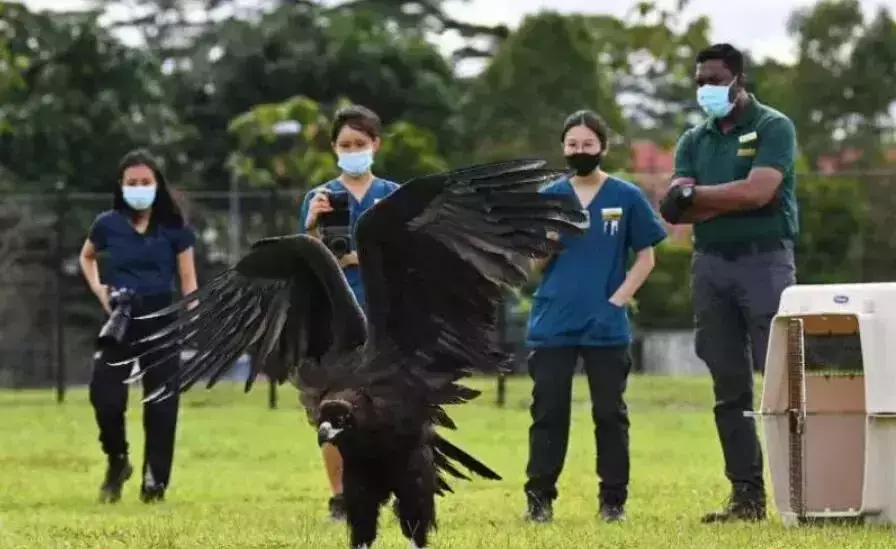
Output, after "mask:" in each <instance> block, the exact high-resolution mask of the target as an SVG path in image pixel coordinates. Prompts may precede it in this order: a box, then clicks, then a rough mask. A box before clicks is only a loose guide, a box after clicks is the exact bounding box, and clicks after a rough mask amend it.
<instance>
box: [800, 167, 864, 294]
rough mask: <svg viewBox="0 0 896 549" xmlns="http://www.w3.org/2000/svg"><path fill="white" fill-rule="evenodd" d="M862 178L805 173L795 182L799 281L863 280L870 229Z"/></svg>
mask: <svg viewBox="0 0 896 549" xmlns="http://www.w3.org/2000/svg"><path fill="white" fill-rule="evenodd" d="M865 191H866V189H865V185H864V182H862V181H858V180H856V179H854V178H850V177H840V176H825V175H816V174H812V175H810V174H802V175H800V176H799V180H798V181H797V199H798V200H799V206H800V236H799V238H798V240H797V246H796V263H797V280H798V281H799V283H800V284H820V283H844V282H858V281H861V280H862V263H861V256H862V254H863V253H864V252H865V250H863V245H862V244H863V240H864V236H865V235H866V233H867V232H868V231H869V229H870V228H869V224H868V213H869V206H870V204H869V201H868V198H867V196H866V192H865Z"/></svg>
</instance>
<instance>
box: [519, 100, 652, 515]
mask: <svg viewBox="0 0 896 549" xmlns="http://www.w3.org/2000/svg"><path fill="white" fill-rule="evenodd" d="M608 134H609V131H608V129H607V126H606V124H605V123H604V121H603V120H602V119H601V118H600V116H598V115H597V114H596V113H595V112H593V111H589V110H582V111H578V112H575V113H573V114H572V115H570V116H569V117H568V118H567V119H566V122H565V123H564V125H563V130H562V133H561V135H560V139H561V143H562V146H563V154H564V155H565V157H566V161H567V163H568V165H569V167H570V169H572V170H573V172H574V173H573V175H572V176H571V177H568V178H566V177H564V178H562V179H560V180H558V181H555V182H553V183H551V184H550V185H548V186H546V187H545V188H543V189H542V191H541V192H543V193H545V194H554V195H560V194H562V195H571V196H575V197H577V198H578V200H579V202H580V203H581V205H582V208H584V209H585V210H586V211H587V212H588V215H589V218H590V227H589V228H588V229H587V231H586V232H585V234H584V235H582V236H563V237H561V243H562V244H563V249H562V251H561V252H560V253H559V254H557V255H556V256H554V257H552V258H550V259H549V260H548V261H546V262H537V263H536V265H534V267H535V269H536V270H537V269H541V270H542V276H541V281H540V282H539V285H538V288H537V290H536V291H535V294H534V295H533V298H532V309H531V313H530V316H529V329H528V335H527V337H526V344H527V346H528V347H529V348H530V349H531V354H530V355H529V361H528V368H529V375H530V376H531V378H532V405H531V409H530V412H531V415H532V424H531V426H530V428H529V460H528V464H527V466H526V478H527V480H526V483H525V485H524V487H523V488H524V491H525V494H526V500H527V504H528V505H527V511H526V518H527V519H528V520H531V521H534V522H549V521H551V520H552V519H553V501H554V500H555V499H556V498H557V480H558V479H559V477H560V473H561V471H562V470H563V462H564V460H565V459H566V450H567V446H568V441H569V426H570V414H571V401H570V399H571V391H572V384H573V377H574V374H575V371H576V368H577V365H578V362H579V360H581V361H582V363H583V365H584V369H585V374H586V376H587V378H588V388H589V391H590V394H591V417H592V420H593V422H594V437H595V442H596V447H597V448H596V454H597V458H596V469H597V471H596V472H597V476H598V477H599V479H600V485H599V493H598V500H599V512H600V517H601V518H602V519H603V520H605V521H608V522H616V521H620V520H623V519H624V518H625V512H624V509H625V504H626V500H627V498H628V483H629V438H628V431H629V419H628V410H627V408H626V404H625V400H624V393H625V389H626V385H627V381H628V376H629V372H630V369H631V360H630V356H629V346H630V343H631V339H632V332H631V326H630V322H629V318H628V313H627V310H626V307H627V305H628V303H629V302H630V301H631V299H632V298H633V297H634V295H635V293H636V292H637V291H638V289H639V288H640V287H641V285H642V284H644V281H645V280H647V277H648V276H649V275H650V273H651V271H652V270H653V267H654V263H655V257H654V246H656V245H657V244H659V243H660V242H661V241H662V240H663V239H665V238H666V230H665V229H664V227H663V225H662V224H661V222H660V220H659V217H658V216H657V215H656V213H655V212H654V210H653V208H652V206H651V205H650V202H648V200H647V197H646V196H645V195H644V192H643V191H642V190H641V189H640V188H638V187H637V186H635V185H633V184H632V183H629V182H627V181H624V180H622V179H619V178H617V177H613V176H611V175H609V174H607V173H606V172H604V171H603V170H601V169H600V164H601V161H602V160H603V159H604V156H605V155H606V152H607V146H608ZM630 255H633V256H634V261H632V263H631V266H630V267H628V268H626V267H627V265H628V262H629V256H630Z"/></svg>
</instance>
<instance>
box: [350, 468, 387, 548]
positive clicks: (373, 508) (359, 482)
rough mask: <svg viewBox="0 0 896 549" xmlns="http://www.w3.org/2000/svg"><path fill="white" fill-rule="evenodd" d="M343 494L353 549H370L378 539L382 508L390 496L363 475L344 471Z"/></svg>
mask: <svg viewBox="0 0 896 549" xmlns="http://www.w3.org/2000/svg"><path fill="white" fill-rule="evenodd" d="M342 484H343V487H342V489H343V492H342V496H343V498H344V499H345V513H346V521H347V523H348V529H349V537H350V538H351V544H350V547H351V549H370V547H371V546H372V545H373V542H374V540H375V539H376V534H377V518H378V517H379V511H380V506H381V505H382V504H383V503H384V502H385V500H386V498H387V497H388V496H389V494H388V492H386V491H384V490H383V489H382V488H381V487H380V486H377V485H376V484H375V483H372V482H370V481H369V480H367V479H365V478H364V477H363V476H362V475H357V474H352V471H350V470H344V471H343V479H342Z"/></svg>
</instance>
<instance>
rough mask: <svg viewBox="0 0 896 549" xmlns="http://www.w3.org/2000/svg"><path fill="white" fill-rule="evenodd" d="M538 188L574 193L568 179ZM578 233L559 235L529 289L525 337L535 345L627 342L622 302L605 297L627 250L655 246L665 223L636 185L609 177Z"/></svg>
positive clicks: (620, 275)
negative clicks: (560, 247) (556, 248)
mask: <svg viewBox="0 0 896 549" xmlns="http://www.w3.org/2000/svg"><path fill="white" fill-rule="evenodd" d="M541 192H543V193H546V194H570V195H572V196H576V194H575V190H574V189H573V186H572V184H571V183H570V181H569V180H568V179H561V180H559V181H555V182H553V183H550V184H549V185H547V186H546V187H544V188H543V189H542V190H541ZM587 210H588V214H589V216H590V219H591V226H590V227H589V228H588V230H587V231H586V233H585V234H584V235H582V236H571V235H561V238H560V240H561V242H562V244H563V245H564V247H565V249H564V250H563V251H562V252H561V253H560V254H558V255H557V257H555V258H554V260H553V262H552V263H551V264H550V265H548V267H547V268H546V269H545V271H544V273H543V275H542V278H541V282H540V284H539V286H538V288H537V290H536V291H535V294H534V295H533V302H532V310H531V313H530V316H529V326H528V334H527V339H526V343H527V345H528V346H529V347H530V348H537V347H565V346H574V347H575V346H582V347H609V346H618V345H627V344H629V343H631V326H630V323H629V318H628V314H627V311H626V308H625V307H617V306H615V305H613V304H612V303H610V301H609V299H610V297H611V296H612V295H613V293H615V292H616V290H617V289H618V288H619V286H620V285H622V282H623V281H624V280H625V275H626V266H627V265H626V264H627V259H628V256H629V251H630V250H631V251H635V252H638V251H640V250H642V249H644V248H647V247H649V246H655V245H656V244H658V243H660V242H661V241H662V240H663V239H664V238H665V237H666V229H665V228H664V227H663V225H662V223H661V222H660V220H659V218H658V216H657V215H656V213H655V212H654V209H653V208H652V207H651V205H650V203H649V202H648V201H647V198H646V197H645V196H644V193H643V192H642V191H641V189H639V188H638V187H637V186H636V185H634V184H632V183H629V182H627V181H623V180H622V179H618V178H615V177H608V178H607V180H606V181H604V184H603V186H602V187H601V188H600V190H599V191H598V193H597V195H596V196H595V197H594V199H593V200H592V201H591V203H590V204H589V205H588V208H587Z"/></svg>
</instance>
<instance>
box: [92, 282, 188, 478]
mask: <svg viewBox="0 0 896 549" xmlns="http://www.w3.org/2000/svg"><path fill="white" fill-rule="evenodd" d="M170 303H171V296H170V295H169V294H163V295H153V296H141V303H140V304H139V305H135V307H134V310H133V312H132V315H133V316H135V317H136V316H139V315H141V314H146V313H149V312H152V311H156V310H158V309H161V308H163V307H165V306H166V305H168V304H170ZM170 321H171V318H170V317H168V318H162V319H151V320H132V321H131V323H130V325H129V326H128V332H127V334H126V339H127V340H128V341H136V340H138V339H140V338H142V337H145V336H146V335H149V334H150V333H152V332H154V331H156V330H158V329H160V328H162V327H164V326H165V325H167V324H168V323H169V322H170ZM135 350H136V351H137V352H139V351H140V348H139V347H137V348H136V349H135ZM171 351H172V349H166V350H165V351H163V352H162V353H160V354H150V355H147V356H146V357H143V358H141V359H140V362H141V364H142V365H150V364H152V363H154V362H155V361H156V360H158V359H159V358H161V357H163V356H166V355H168V354H170V353H171ZM133 353H134V351H128V352H127V354H126V355H125V356H120V353H115V352H112V353H109V355H107V356H96V355H95V356H94V361H93V372H92V375H91V378H90V403H91V405H93V411H94V416H95V417H96V423H97V426H98V427H99V431H100V436H99V441H100V445H101V446H102V449H103V452H104V453H105V454H106V455H107V456H108V457H109V458H110V459H111V458H116V457H119V456H123V455H125V454H127V453H128V442H127V436H126V434H125V412H126V411H127V406H128V385H126V384H125V383H124V381H125V379H127V378H128V377H129V376H130V374H131V368H132V366H131V365H125V366H109V364H108V363H109V362H112V363H114V362H117V361H119V360H124V359H126V358H127V357H128V356H132V354H133ZM179 367H180V358H179V356H174V357H171V358H169V359H167V360H165V361H164V362H163V363H161V364H160V365H158V366H155V367H153V368H152V369H150V370H148V371H147V372H146V375H145V376H144V377H143V379H142V385H143V394H144V395H145V396H148V395H149V394H151V393H152V392H153V391H154V390H156V389H157V388H159V387H161V386H162V384H163V383H164V382H165V381H166V380H167V379H168V378H169V377H171V376H172V375H176V374H177V373H178V369H179ZM178 408H179V398H178V396H177V395H175V396H173V397H171V398H168V399H165V400H163V401H161V402H155V403H148V404H145V405H144V406H143V431H144V436H145V445H144V456H143V477H144V482H145V481H146V478H147V472H149V476H150V478H152V483H153V484H156V485H164V486H168V483H169V481H170V479H171V463H172V460H173V457H174V437H175V433H176V431H177V415H178Z"/></svg>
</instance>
